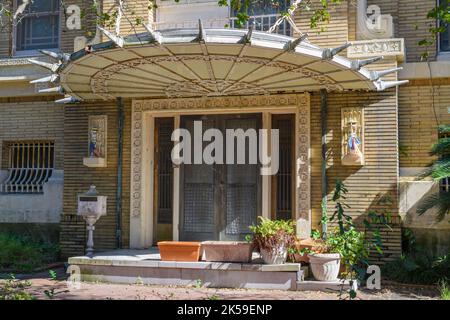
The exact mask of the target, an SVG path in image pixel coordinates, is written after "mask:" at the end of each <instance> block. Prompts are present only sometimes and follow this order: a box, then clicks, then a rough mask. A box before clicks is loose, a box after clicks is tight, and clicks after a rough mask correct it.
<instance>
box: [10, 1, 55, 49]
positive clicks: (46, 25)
mask: <svg viewBox="0 0 450 320" xmlns="http://www.w3.org/2000/svg"><path fill="white" fill-rule="evenodd" d="M23 3H24V0H17V1H16V8H19V7H20V5H21V4H23ZM58 47H59V0H33V1H30V3H29V4H28V5H27V6H26V7H25V10H24V11H23V12H22V13H21V14H19V15H18V16H17V21H16V28H15V51H16V52H17V51H30V50H37V49H56V48H58Z"/></svg>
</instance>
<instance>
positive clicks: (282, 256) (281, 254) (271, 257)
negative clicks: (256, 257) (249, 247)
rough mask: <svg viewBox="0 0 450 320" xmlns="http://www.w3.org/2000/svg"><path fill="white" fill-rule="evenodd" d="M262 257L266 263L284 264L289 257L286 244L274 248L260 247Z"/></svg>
mask: <svg viewBox="0 0 450 320" xmlns="http://www.w3.org/2000/svg"><path fill="white" fill-rule="evenodd" d="M260 252H261V257H262V258H263V260H264V263H266V264H283V263H285V262H286V259H287V248H286V247H285V246H282V247H281V246H280V247H278V248H274V249H273V250H267V249H263V248H261V249H260Z"/></svg>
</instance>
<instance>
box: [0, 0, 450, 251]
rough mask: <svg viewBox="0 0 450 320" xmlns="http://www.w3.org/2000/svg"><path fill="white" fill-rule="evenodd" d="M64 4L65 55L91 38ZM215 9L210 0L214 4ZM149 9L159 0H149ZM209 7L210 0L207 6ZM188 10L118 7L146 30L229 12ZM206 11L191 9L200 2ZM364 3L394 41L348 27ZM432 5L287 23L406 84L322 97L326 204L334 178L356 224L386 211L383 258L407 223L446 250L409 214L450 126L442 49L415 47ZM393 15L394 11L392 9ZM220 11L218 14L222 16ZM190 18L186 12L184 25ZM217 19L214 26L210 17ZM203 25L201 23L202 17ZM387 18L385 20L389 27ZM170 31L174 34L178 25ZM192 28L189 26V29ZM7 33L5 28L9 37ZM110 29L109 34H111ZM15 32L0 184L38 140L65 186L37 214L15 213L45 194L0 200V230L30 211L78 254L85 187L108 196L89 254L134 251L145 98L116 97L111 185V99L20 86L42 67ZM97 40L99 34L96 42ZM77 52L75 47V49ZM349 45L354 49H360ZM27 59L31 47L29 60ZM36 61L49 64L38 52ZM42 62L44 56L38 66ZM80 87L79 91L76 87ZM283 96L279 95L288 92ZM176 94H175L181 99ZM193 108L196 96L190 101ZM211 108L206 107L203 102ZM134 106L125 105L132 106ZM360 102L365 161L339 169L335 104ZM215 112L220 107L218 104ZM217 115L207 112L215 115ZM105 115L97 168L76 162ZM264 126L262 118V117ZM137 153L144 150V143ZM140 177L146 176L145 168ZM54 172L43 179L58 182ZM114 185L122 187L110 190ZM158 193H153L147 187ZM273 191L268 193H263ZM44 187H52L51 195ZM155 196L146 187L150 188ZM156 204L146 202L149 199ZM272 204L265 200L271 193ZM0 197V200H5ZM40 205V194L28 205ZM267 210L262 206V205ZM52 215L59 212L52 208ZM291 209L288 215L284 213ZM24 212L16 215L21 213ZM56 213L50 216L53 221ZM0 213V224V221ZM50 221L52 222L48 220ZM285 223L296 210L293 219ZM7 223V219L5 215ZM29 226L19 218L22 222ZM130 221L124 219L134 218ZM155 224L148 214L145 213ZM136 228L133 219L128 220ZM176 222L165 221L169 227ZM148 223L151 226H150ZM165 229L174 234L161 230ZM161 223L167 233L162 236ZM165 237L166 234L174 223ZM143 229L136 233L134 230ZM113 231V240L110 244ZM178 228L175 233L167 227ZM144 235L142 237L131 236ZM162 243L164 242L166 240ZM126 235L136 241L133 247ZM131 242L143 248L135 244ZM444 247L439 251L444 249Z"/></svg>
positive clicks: (315, 204)
mask: <svg viewBox="0 0 450 320" xmlns="http://www.w3.org/2000/svg"><path fill="white" fill-rule="evenodd" d="M64 2H65V5H66V7H65V8H62V7H61V8H60V12H59V13H58V14H59V18H60V19H59V25H60V28H59V38H58V42H59V49H61V51H63V52H67V53H72V52H74V51H76V50H77V49H80V43H81V44H83V45H84V44H85V42H83V41H85V40H83V37H86V40H87V41H88V42H89V41H90V40H91V39H92V38H93V36H94V34H95V31H96V29H95V23H94V22H93V15H92V14H86V15H84V16H83V17H82V19H81V24H82V25H83V26H84V27H83V28H82V29H80V30H77V29H73V30H69V29H68V28H67V24H66V19H67V18H68V17H69V16H70V14H67V13H66V14H63V12H62V11H64V9H67V8H68V7H69V6H70V5H71V4H76V5H78V6H80V7H81V8H82V9H83V8H84V9H85V10H86V11H87V12H88V11H89V4H88V2H89V1H80V0H71V1H64ZM212 2H214V1H212ZM102 3H103V5H102V8H101V10H103V12H109V13H111V12H113V11H114V9H115V8H116V3H115V1H113V0H108V1H106V0H105V1H103V2H102ZM158 3H159V2H158ZM214 3H215V2H214ZM197 5H198V6H199V7H198V9H196V10H197V11H194V12H193V13H192V12H191V11H189V4H184V3H181V4H179V5H177V4H172V3H169V2H168V1H162V2H161V3H159V6H158V8H157V9H155V11H149V10H148V9H147V6H148V2H147V1H146V0H142V1H133V5H130V6H132V8H131V7H129V8H128V9H129V10H130V12H131V11H133V12H134V13H135V14H136V15H139V16H141V17H142V18H143V19H144V20H145V19H148V20H149V21H150V22H155V25H156V26H158V25H164V26H170V24H177V23H182V22H183V21H184V20H186V21H187V22H186V23H185V24H186V25H189V24H190V23H191V22H189V21H190V20H196V19H197V18H198V17H195V14H197V15H200V18H202V19H203V23H204V24H205V27H206V28H208V23H210V24H211V25H212V26H213V25H214V24H215V23H221V22H217V19H216V20H214V19H213V18H212V17H215V18H220V19H225V20H227V19H229V16H228V15H229V11H228V10H225V9H224V8H219V7H216V6H212V4H211V1H208V0H203V1H200V2H199V4H197ZM202 5H203V6H204V7H201V6H202ZM367 5H377V6H379V8H380V10H381V11H380V12H381V14H382V15H386V16H387V15H390V16H391V17H392V25H389V24H388V27H389V28H391V29H392V33H393V34H392V36H391V37H389V38H386V37H382V38H380V37H379V36H378V35H376V34H370V32H369V33H368V31H367V30H361V27H360V26H359V25H358V21H359V19H360V17H359V18H358V15H360V11H361V8H363V9H364V10H365V8H366V7H367ZM434 5H435V1H431V0H419V1H414V2H412V3H411V2H406V1H403V0H398V1H385V0H369V1H367V2H366V1H343V2H342V4H340V5H338V6H337V7H336V8H333V9H332V10H331V20H330V23H329V24H328V25H327V27H326V30H324V31H322V32H320V33H318V32H317V30H311V29H310V28H309V17H308V13H304V12H297V13H296V14H295V16H294V20H295V23H296V25H297V27H298V28H299V29H300V30H301V32H308V33H309V37H308V39H309V41H310V42H311V43H312V44H313V45H317V46H319V47H322V48H333V47H337V46H339V45H342V44H343V43H345V42H347V41H351V42H353V46H351V47H349V48H348V49H347V50H346V51H345V52H344V53H341V55H343V56H347V57H349V58H353V59H357V58H367V57H371V56H373V55H374V54H379V53H380V54H383V55H384V59H383V60H382V61H380V62H377V63H374V64H372V65H370V66H368V69H372V70H375V69H377V70H378V69H380V68H381V69H386V68H393V67H397V66H402V67H403V70H402V71H400V72H399V73H398V78H397V76H396V75H395V74H394V75H389V76H387V77H386V79H387V80H397V79H399V80H403V79H408V80H410V82H409V83H408V84H406V85H402V86H400V87H398V88H392V89H388V90H385V91H382V92H368V93H367V92H333V91H331V92H329V93H328V115H327V118H326V125H327V129H328V130H327V150H328V154H329V158H328V160H327V166H326V167H327V170H326V175H327V181H328V186H327V192H328V198H330V197H331V195H332V190H333V187H334V184H335V182H336V180H337V179H342V180H344V182H345V183H346V185H347V187H348V189H349V194H348V197H347V203H348V205H349V206H350V207H351V208H350V209H349V212H350V213H351V215H352V216H354V218H355V221H357V222H361V220H362V219H363V218H364V217H365V216H366V215H367V213H369V212H376V213H388V214H389V215H392V216H393V219H392V224H393V226H394V228H393V230H392V232H391V234H389V233H387V234H386V235H385V237H386V238H387V239H390V240H389V241H387V243H389V244H388V248H387V250H386V253H387V257H386V259H392V258H393V257H395V256H397V255H398V254H399V253H400V250H401V239H400V233H399V228H400V225H402V226H403V227H408V228H412V229H413V230H414V231H415V232H416V235H417V237H419V238H420V239H421V241H422V242H424V243H427V244H429V245H430V248H433V250H437V251H441V252H442V251H445V250H448V238H449V237H448V234H449V232H450V225H449V224H448V223H447V222H446V221H444V222H442V223H436V222H435V221H434V216H433V214H432V213H430V214H426V215H424V216H422V217H418V216H417V214H416V213H415V208H416V205H417V201H418V200H419V199H420V198H421V197H423V195H425V194H427V193H429V192H434V191H436V190H437V188H438V186H436V185H435V184H433V183H432V182H429V181H417V178H416V176H417V174H418V173H419V172H420V171H421V170H423V168H424V167H425V166H427V165H428V164H429V162H430V161H431V160H432V158H431V157H430V156H429V155H428V152H429V149H430V147H431V145H432V144H433V143H434V142H436V141H437V138H438V133H437V124H438V123H440V124H445V123H449V121H450V114H449V111H448V106H449V105H450V82H449V80H448V79H449V78H450V77H449V75H450V62H449V60H446V54H447V52H445V51H443V50H441V51H439V50H438V49H437V48H438V47H437V45H436V46H435V47H432V48H428V50H429V52H430V55H429V61H428V62H424V61H421V60H420V56H421V54H422V53H423V50H424V48H423V47H421V46H419V45H418V42H419V41H420V40H421V39H423V38H424V37H426V36H427V35H428V34H427V32H428V28H429V25H430V23H433V22H432V21H430V20H429V19H427V18H426V12H427V11H428V10H429V9H430V8H432V7H433V6H434ZM400 8H401V9H400ZM224 12H225V13H224ZM190 16H192V17H191V18H190ZM220 19H219V20H220ZM208 21H210V22H208ZM388 21H389V20H388ZM177 27H180V26H179V25H177ZM189 27H190V25H189ZM11 29H13V30H16V27H13V28H11V26H9V27H8V26H7V31H11ZM120 29H121V33H122V34H134V33H135V32H136V33H139V32H144V31H145V28H143V27H142V26H137V27H132V26H130V24H129V23H128V21H127V19H122V24H121V28H120ZM110 30H112V28H111V29H110ZM15 32H16V31H14V32H13V33H12V34H13V36H11V33H10V32H1V33H0V66H1V70H0V96H1V97H0V150H1V152H0V165H1V166H0V173H1V174H2V175H0V178H2V179H3V180H6V179H7V176H8V172H9V171H10V170H11V163H10V159H11V156H10V154H9V153H10V152H11V151H10V149H9V147H8V146H9V145H10V144H11V143H14V142H19V143H20V142H22V143H39V142H44V141H51V142H52V143H53V144H54V163H53V164H52V169H53V170H54V172H59V176H61V179H62V176H63V180H64V182H63V183H59V182H58V181H59V180H58V179H56V180H58V181H53V180H55V179H49V180H48V181H46V182H45V183H46V184H52V183H53V184H55V189H54V190H57V191H54V192H52V194H55V192H56V193H57V192H60V193H61V197H60V198H58V197H57V198H56V200H54V201H56V202H58V201H59V203H56V204H54V203H51V202H50V204H49V205H48V206H47V207H46V208H38V209H37V211H39V212H33V210H31V212H28V213H24V211H23V209H21V208H19V203H20V202H23V201H25V202H28V201H30V203H32V201H36V200H33V199H31V200H30V197H42V198H41V201H43V199H44V197H50V198H51V196H50V195H48V194H46V192H49V191H48V190H44V191H43V192H41V193H39V194H38V195H30V194H17V193H7V192H5V193H0V204H1V203H2V201H3V203H4V205H3V206H0V225H1V224H4V225H6V224H9V225H11V224H19V223H26V224H27V225H28V226H31V225H32V224H34V223H38V222H37V221H35V220H33V219H32V218H30V215H31V216H32V215H35V216H45V217H47V218H45V219H44V218H43V220H42V221H41V222H40V223H41V224H42V223H51V224H56V225H58V224H59V229H60V243H61V250H62V254H63V256H71V255H76V254H80V253H82V252H83V250H84V240H85V229H84V222H83V221H82V220H81V219H80V218H78V217H77V216H76V207H77V195H78V194H79V193H83V192H85V191H87V189H88V188H89V186H90V185H91V184H94V185H96V186H97V189H98V190H99V192H100V193H101V194H102V195H106V196H108V212H107V215H106V216H105V217H102V218H101V219H100V220H99V221H98V223H97V224H96V233H95V243H96V248H97V249H99V250H102V249H114V248H116V247H117V246H118V239H119V241H120V245H121V246H122V247H130V246H131V247H134V246H135V245H134V243H136V241H137V240H136V239H134V238H133V237H134V236H133V235H132V234H133V231H132V230H133V228H135V224H136V223H137V224H139V223H141V224H142V223H143V222H142V221H141V220H139V221H140V222H133V221H135V218H136V216H135V215H133V182H135V179H136V178H134V177H133V175H134V174H136V172H134V171H133V168H134V166H133V159H134V158H133V150H135V149H133V148H134V147H133V141H135V140H133V136H132V135H133V132H134V131H133V130H134V127H133V122H132V120H133V117H135V116H136V112H135V111H133V110H136V109H133V108H135V106H136V103H137V102H136V101H137V100H139V99H144V97H142V96H140V97H138V98H125V99H124V101H123V108H124V117H123V120H124V124H123V128H122V129H123V137H122V146H123V151H122V159H123V160H122V175H121V179H120V180H118V178H117V174H118V158H119V156H118V146H119V135H118V129H119V128H118V126H119V113H118V108H117V105H116V102H115V101H103V100H102V99H97V100H95V101H94V100H92V101H82V102H80V103H77V104H67V105H61V104H58V103H55V102H53V101H55V100H56V99H61V98H63V96H62V95H58V96H55V93H45V92H44V93H42V92H41V93H39V90H40V89H42V88H45V86H46V85H47V84H45V83H36V84H30V80H34V79H38V78H41V77H42V76H43V74H45V72H44V71H43V70H42V69H40V68H38V67H36V66H34V65H33V64H31V63H30V62H28V60H27V58H28V57H30V53H22V52H20V51H17V50H16V49H15V48H17V45H16V44H15V42H16V41H19V40H18V38H17V37H16V38H15V36H14V35H15ZM289 32H290V34H288V35H290V36H294V37H297V36H299V35H298V33H297V31H296V30H292V29H290V31H289ZM101 38H102V39H101V41H107V40H108V39H107V38H106V37H105V36H104V35H101ZM81 48H83V46H81ZM358 50H359V51H358ZM31 56H36V52H35V53H34V54H31ZM40 58H41V59H43V60H46V59H47V58H45V57H42V56H40ZM47 60H48V59H47ZM80 90H84V89H83V88H82V87H81V85H80ZM304 91H305V92H306V93H307V94H308V99H309V107H308V108H309V114H310V118H309V128H310V134H309V136H308V137H309V141H310V145H309V150H310V167H309V172H310V178H309V179H310V191H309V192H310V193H309V195H308V196H307V199H309V201H310V208H311V218H310V224H311V227H312V228H316V229H320V226H319V221H320V217H321V199H322V186H321V183H322V158H321V124H322V120H321V100H320V95H319V92H318V91H317V90H311V91H309V90H304ZM283 94H287V96H286V97H287V98H286V99H289V97H290V96H289V93H283ZM180 99H182V98H180ZM193 101H194V102H193V103H196V102H195V99H194V100H193ZM211 101H215V100H214V99H212V100H211ZM133 106H134V107H133ZM358 107H364V123H363V125H364V156H365V164H364V165H363V166H358V167H352V166H344V165H342V163H341V158H342V156H343V155H342V140H343V136H342V127H341V124H342V110H343V109H344V108H358ZM223 110H224V112H225V111H226V108H223ZM215 112H216V113H217V111H215ZM98 115H106V116H107V141H106V144H107V157H106V165H105V166H104V167H88V166H86V165H84V164H83V158H84V157H86V155H87V152H88V151H87V150H88V139H89V134H88V132H89V117H90V116H98ZM263 121H264V120H263ZM147 147H149V148H152V144H151V143H150V144H149V145H148V146H147ZM143 170H144V169H143ZM57 176H58V175H56V174H55V175H53V177H57ZM118 181H121V186H120V188H119V190H120V192H121V193H120V194H118V192H117V191H118V183H119V182H118ZM0 183H2V180H1V179H0ZM155 188H156V187H155ZM273 189H274V188H272V191H271V192H272V193H273V192H275V191H273ZM52 190H53V189H52ZM153 191H154V192H155V189H153ZM147 196H148V197H150V198H152V199H154V195H153V194H152V195H147ZM272 196H273V197H275V196H274V195H273V194H272ZM6 199H7V200H6ZM37 201H39V198H38V200H37ZM118 202H120V203H121V208H120V226H121V228H120V230H118V225H119V224H118V221H117V217H118V209H117V203H118ZM269 206H270V204H269ZM55 208H57V210H59V211H60V212H56V213H55ZM333 208H334V204H333V203H332V201H331V199H329V201H328V211H329V212H333ZM292 210H293V211H295V209H292ZM24 214H25V216H26V217H28V218H26V219H25V220H24V219H23V216H24ZM55 214H57V215H56V216H57V218H55ZM2 215H3V216H4V218H2ZM49 216H51V217H52V218H48V217H49ZM294 216H295V213H294ZM5 217H6V218H5ZM27 219H28V220H27ZM133 219H134V220H133ZM151 219H153V220H154V224H155V225H158V222H157V221H156V220H155V219H156V218H155V217H151ZM134 223H135V224H134ZM173 223H175V222H174V221H172V224H173ZM152 228H156V227H155V226H152ZM171 228H172V227H171ZM171 228H170V229H171ZM173 229H174V230H175V229H176V227H173ZM143 230H145V229H143ZM118 232H120V238H118ZM174 232H176V230H175V231H174ZM170 233H171V231H169V236H170V237H171V235H170ZM157 234H158V230H156V231H155V230H153V236H152V239H150V240H148V241H143V242H142V243H145V244H146V245H148V244H150V243H152V242H154V241H155V240H158V239H157V236H156V235H157ZM138 236H139V237H141V238H142V237H143V238H146V237H148V235H142V234H139V235H138ZM166 236H167V235H166ZM133 239H134V240H133ZM140 243H141V242H140ZM446 248H447V249H446Z"/></svg>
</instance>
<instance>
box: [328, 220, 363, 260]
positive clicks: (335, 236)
mask: <svg viewBox="0 0 450 320" xmlns="http://www.w3.org/2000/svg"><path fill="white" fill-rule="evenodd" d="M326 244H327V246H328V250H329V252H335V253H340V254H341V257H342V262H343V263H344V265H345V266H346V267H347V268H350V267H352V266H359V265H360V264H363V263H367V258H368V256H369V244H368V243H367V242H366V241H365V234H364V232H361V231H358V230H356V229H355V228H354V227H350V228H348V229H346V231H345V232H344V233H342V234H341V233H340V231H339V230H336V231H333V232H330V233H329V234H328V238H327V240H326Z"/></svg>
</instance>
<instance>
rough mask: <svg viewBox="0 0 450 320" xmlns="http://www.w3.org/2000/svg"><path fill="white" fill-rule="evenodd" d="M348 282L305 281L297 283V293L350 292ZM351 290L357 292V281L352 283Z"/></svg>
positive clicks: (340, 280)
mask: <svg viewBox="0 0 450 320" xmlns="http://www.w3.org/2000/svg"><path fill="white" fill-rule="evenodd" d="M350 287H351V286H350V280H342V279H339V280H337V281H315V280H305V281H297V291H325V292H339V291H340V290H341V289H342V290H344V291H348V290H350ZM353 290H355V291H356V290H358V284H357V281H354V282H353Z"/></svg>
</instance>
